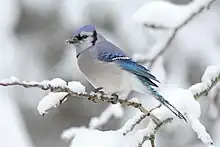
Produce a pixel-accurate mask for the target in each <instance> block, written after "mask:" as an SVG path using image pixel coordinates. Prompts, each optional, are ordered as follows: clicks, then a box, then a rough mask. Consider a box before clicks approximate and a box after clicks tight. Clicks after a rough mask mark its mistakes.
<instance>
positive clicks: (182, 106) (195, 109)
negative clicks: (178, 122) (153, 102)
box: [152, 88, 201, 122]
mask: <svg viewBox="0 0 220 147" xmlns="http://www.w3.org/2000/svg"><path fill="white" fill-rule="evenodd" d="M162 95H164V97H165V98H166V99H167V100H168V101H169V102H170V103H171V104H172V105H173V106H175V107H176V108H177V109H178V110H179V111H180V112H181V113H182V114H183V115H184V116H185V117H186V116H187V115H191V116H193V117H195V118H199V117H200V114H201V110H200V104H199V103H198V102H197V101H196V100H195V99H194V96H193V94H192V92H191V91H190V90H188V89H181V88H171V89H168V88H167V89H166V91H164V93H162ZM152 113H153V114H154V115H156V116H157V117H158V118H159V119H161V120H164V119H166V118H169V117H173V118H174V119H179V118H178V117H176V116H174V115H173V114H172V112H171V111H170V110H169V109H167V108H166V107H164V106H162V107H161V108H158V109H156V110H154V111H153V112H152ZM183 122H184V121H183Z"/></svg>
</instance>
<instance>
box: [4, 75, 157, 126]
mask: <svg viewBox="0 0 220 147" xmlns="http://www.w3.org/2000/svg"><path fill="white" fill-rule="evenodd" d="M0 85H1V86H15V85H17V86H23V87H25V88H32V87H35V88H41V89H42V90H50V91H51V92H55V93H54V94H49V95H47V96H46V97H45V98H46V99H47V100H44V99H43V100H42V101H45V102H46V104H45V103H43V102H41V101H40V102H39V105H38V111H39V112H40V114H42V115H44V114H46V113H47V112H48V111H49V110H50V109H52V108H53V107H57V106H58V105H59V104H61V103H63V102H64V101H65V100H66V98H67V96H73V97H79V98H86V99H88V100H91V101H93V102H94V103H97V102H99V103H100V102H108V103H112V104H117V103H120V104H121V105H125V106H131V107H134V108H137V109H139V110H140V111H141V112H143V113H144V114H146V115H147V116H149V117H150V118H151V119H152V120H153V121H154V122H155V123H156V124H158V125H159V124H160V123H161V121H160V120H159V119H158V118H157V117H156V116H154V115H153V114H152V113H151V112H150V111H148V110H147V109H145V108H144V107H143V106H142V104H141V103H137V102H135V101H132V100H126V99H125V100H124V99H120V98H118V97H117V95H115V94H112V95H108V94H106V93H104V92H103V91H98V92H96V93H94V92H92V93H90V94H88V93H86V92H85V87H84V86H83V85H82V84H81V83H79V82H76V81H72V82H66V81H64V80H62V79H59V78H55V79H52V80H51V81H49V80H47V81H41V82H36V81H31V82H27V81H21V80H19V79H17V78H15V77H12V78H10V79H5V80H2V81H0ZM60 92H62V94H60ZM65 93H66V94H65ZM57 94H58V95H57ZM51 95H52V96H53V97H54V96H55V97H56V100H54V99H53V97H51ZM48 99H51V101H49V100H48ZM54 101H55V102H54Z"/></svg>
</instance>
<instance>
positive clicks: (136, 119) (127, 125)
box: [117, 111, 145, 134]
mask: <svg viewBox="0 0 220 147" xmlns="http://www.w3.org/2000/svg"><path fill="white" fill-rule="evenodd" d="M144 116H145V114H144V113H142V112H140V111H137V112H136V114H135V116H133V117H132V118H131V119H129V120H128V121H127V122H126V123H125V124H124V126H123V127H122V128H120V129H119V130H117V131H118V132H120V133H121V134H127V133H128V132H130V131H132V130H131V129H132V128H133V127H134V126H135V125H136V124H137V123H138V122H139V120H140V119H141V118H142V117H144Z"/></svg>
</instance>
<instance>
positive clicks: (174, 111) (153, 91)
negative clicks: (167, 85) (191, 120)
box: [137, 75, 187, 122]
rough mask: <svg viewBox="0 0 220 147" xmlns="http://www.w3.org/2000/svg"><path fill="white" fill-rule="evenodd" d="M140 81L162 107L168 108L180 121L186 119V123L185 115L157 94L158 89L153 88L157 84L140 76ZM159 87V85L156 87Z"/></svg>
mask: <svg viewBox="0 0 220 147" xmlns="http://www.w3.org/2000/svg"><path fill="white" fill-rule="evenodd" d="M137 77H138V78H139V80H140V81H141V82H142V83H143V84H144V85H145V86H146V87H147V88H148V90H149V91H150V92H151V94H152V95H153V96H154V97H155V98H156V99H157V100H158V101H159V102H161V104H162V105H164V106H165V107H167V108H168V109H169V110H170V111H171V112H173V114H175V115H176V116H177V117H179V118H180V119H184V120H185V121H186V122H187V120H186V118H185V117H184V116H183V114H182V113H181V112H180V111H179V110H177V109H176V108H175V107H174V106H173V105H172V104H170V102H168V101H167V100H166V99H165V98H164V97H163V96H162V95H161V94H160V93H159V92H157V90H156V89H154V88H153V87H152V86H154V84H155V83H153V82H152V81H151V80H150V79H148V78H146V77H143V76H138V75H137ZM152 83H153V84H152ZM155 85H156V84H155ZM156 86H157V85H156Z"/></svg>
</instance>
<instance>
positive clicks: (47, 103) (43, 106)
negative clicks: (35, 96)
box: [37, 92, 68, 115]
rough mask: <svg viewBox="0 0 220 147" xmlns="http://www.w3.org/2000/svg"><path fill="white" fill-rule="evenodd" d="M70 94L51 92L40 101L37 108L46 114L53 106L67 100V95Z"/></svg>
mask: <svg viewBox="0 0 220 147" xmlns="http://www.w3.org/2000/svg"><path fill="white" fill-rule="evenodd" d="M67 95H68V93H67V92H56V93H53V92H50V93H48V94H47V95H46V96H45V97H44V98H43V99H42V100H41V101H40V102H39V103H38V106H37V110H38V112H39V114H40V115H45V114H47V113H48V111H49V110H51V109H52V108H55V107H57V106H58V105H59V104H61V103H63V102H64V101H66V100H67V98H66V96H67Z"/></svg>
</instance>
